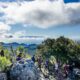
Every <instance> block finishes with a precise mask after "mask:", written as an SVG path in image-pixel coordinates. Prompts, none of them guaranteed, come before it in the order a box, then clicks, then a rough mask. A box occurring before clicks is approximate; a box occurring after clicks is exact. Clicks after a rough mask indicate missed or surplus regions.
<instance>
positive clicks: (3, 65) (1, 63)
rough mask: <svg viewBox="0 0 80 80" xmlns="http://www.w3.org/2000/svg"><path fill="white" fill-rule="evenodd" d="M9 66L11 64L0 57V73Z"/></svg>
mask: <svg viewBox="0 0 80 80" xmlns="http://www.w3.org/2000/svg"><path fill="white" fill-rule="evenodd" d="M10 65H11V62H10V60H9V59H7V58H6V57H1V56H0V71H4V70H5V68H7V67H9V66H10Z"/></svg>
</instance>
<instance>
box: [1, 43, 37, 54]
mask: <svg viewBox="0 0 80 80" xmlns="http://www.w3.org/2000/svg"><path fill="white" fill-rule="evenodd" d="M0 45H3V47H5V48H7V49H9V50H10V49H11V46H12V47H13V49H14V50H15V49H16V48H17V47H19V46H23V47H24V48H27V49H28V53H29V54H31V55H33V54H35V52H36V49H37V46H38V45H37V44H26V43H21V44H19V43H17V42H13V43H3V42H0Z"/></svg>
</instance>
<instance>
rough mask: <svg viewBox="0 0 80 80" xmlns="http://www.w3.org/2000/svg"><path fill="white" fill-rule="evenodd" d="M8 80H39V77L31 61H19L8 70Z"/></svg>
mask: <svg viewBox="0 0 80 80" xmlns="http://www.w3.org/2000/svg"><path fill="white" fill-rule="evenodd" d="M10 80H40V75H39V71H38V70H37V68H36V66H35V65H34V62H33V61H31V60H25V61H24V60H21V61H19V62H17V63H15V64H13V66H12V68H11V69H10Z"/></svg>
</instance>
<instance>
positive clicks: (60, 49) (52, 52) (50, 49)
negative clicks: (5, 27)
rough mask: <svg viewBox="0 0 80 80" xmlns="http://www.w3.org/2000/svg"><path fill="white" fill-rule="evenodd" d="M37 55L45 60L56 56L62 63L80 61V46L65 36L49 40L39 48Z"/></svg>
mask: <svg viewBox="0 0 80 80" xmlns="http://www.w3.org/2000/svg"><path fill="white" fill-rule="evenodd" d="M36 55H38V56H40V55H41V56H42V58H43V60H46V59H47V58H48V59H49V58H51V56H54V57H55V59H56V60H57V61H61V63H65V62H67V61H68V62H69V61H71V60H77V61H79V60H80V44H78V43H77V42H74V41H73V40H71V39H68V38H65V37H63V36H61V37H59V38H57V39H47V40H45V41H43V42H42V44H40V45H39V46H38V48H37V52H36Z"/></svg>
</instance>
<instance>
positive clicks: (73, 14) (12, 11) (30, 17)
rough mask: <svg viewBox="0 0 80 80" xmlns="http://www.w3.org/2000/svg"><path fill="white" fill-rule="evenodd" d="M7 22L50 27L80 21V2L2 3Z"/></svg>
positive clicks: (1, 6)
mask: <svg viewBox="0 0 80 80" xmlns="http://www.w3.org/2000/svg"><path fill="white" fill-rule="evenodd" d="M0 8H1V11H0V12H2V13H4V16H2V19H4V21H5V22H6V24H8V25H10V24H17V23H22V24H32V25H35V26H36V27H39V28H49V27H51V26H56V25H60V24H73V23H74V24H77V23H78V24H79V23H80V3H69V4H65V3H64V2H63V0H53V1H52V2H51V1H50V0H35V1H31V2H27V1H24V2H20V1H19V3H18V2H12V3H10V2H7V3H1V2H0Z"/></svg>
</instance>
